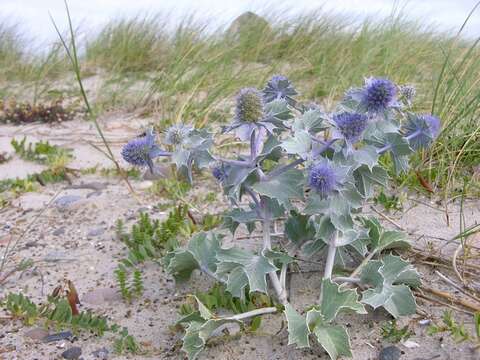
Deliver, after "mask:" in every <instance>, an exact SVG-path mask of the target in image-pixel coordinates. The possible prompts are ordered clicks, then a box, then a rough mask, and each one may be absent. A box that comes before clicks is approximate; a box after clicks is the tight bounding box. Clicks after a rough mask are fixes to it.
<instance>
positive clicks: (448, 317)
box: [428, 310, 480, 347]
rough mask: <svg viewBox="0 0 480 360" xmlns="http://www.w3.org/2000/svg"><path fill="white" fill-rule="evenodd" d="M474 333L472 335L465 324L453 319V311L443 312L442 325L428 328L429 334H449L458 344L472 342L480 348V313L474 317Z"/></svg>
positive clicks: (433, 325) (432, 325)
mask: <svg viewBox="0 0 480 360" xmlns="http://www.w3.org/2000/svg"><path fill="white" fill-rule="evenodd" d="M473 325H474V333H473V334H472V333H470V332H469V331H468V330H467V328H466V327H465V324H463V323H459V322H457V320H455V318H454V317H453V313H452V311H451V310H446V311H444V312H443V316H442V322H441V323H440V324H431V325H430V326H429V327H428V334H429V335H435V334H438V333H443V332H447V333H449V334H450V336H451V337H452V338H453V339H454V340H455V341H456V342H463V341H470V342H473V343H475V344H476V345H477V347H480V312H477V313H475V315H474V317H473Z"/></svg>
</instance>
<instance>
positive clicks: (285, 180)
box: [252, 169, 303, 209]
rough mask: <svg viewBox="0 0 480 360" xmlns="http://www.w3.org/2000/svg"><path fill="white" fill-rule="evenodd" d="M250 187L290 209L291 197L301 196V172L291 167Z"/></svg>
mask: <svg viewBox="0 0 480 360" xmlns="http://www.w3.org/2000/svg"><path fill="white" fill-rule="evenodd" d="M252 188H253V189H254V190H255V191H256V192H258V193H259V194H260V195H264V196H268V197H270V198H274V199H277V200H278V202H279V203H280V204H281V205H283V206H284V207H285V208H286V209H291V208H292V206H291V204H290V200H291V199H302V198H303V173H302V172H301V171H300V170H296V169H292V170H289V171H286V172H284V173H282V174H280V175H278V176H275V177H274V178H273V179H270V180H267V181H260V182H257V183H255V184H254V185H253V186H252Z"/></svg>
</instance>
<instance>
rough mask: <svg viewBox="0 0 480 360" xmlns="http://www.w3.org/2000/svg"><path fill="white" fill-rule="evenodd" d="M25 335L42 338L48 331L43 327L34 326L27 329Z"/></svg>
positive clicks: (36, 338) (31, 337) (35, 338)
mask: <svg viewBox="0 0 480 360" xmlns="http://www.w3.org/2000/svg"><path fill="white" fill-rule="evenodd" d="M25 336H26V337H28V338H30V339H33V340H42V339H45V338H46V337H47V336H48V331H47V330H45V329H44V328H40V327H36V328H33V329H31V330H28V331H27V332H26V333H25Z"/></svg>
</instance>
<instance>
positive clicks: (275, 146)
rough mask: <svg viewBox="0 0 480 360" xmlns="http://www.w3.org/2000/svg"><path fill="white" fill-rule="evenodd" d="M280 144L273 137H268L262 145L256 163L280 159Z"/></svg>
mask: <svg viewBox="0 0 480 360" xmlns="http://www.w3.org/2000/svg"><path fill="white" fill-rule="evenodd" d="M280 145H281V143H280V141H278V140H277V138H276V137H275V136H269V137H268V138H267V141H265V143H264V144H263V148H262V151H261V152H260V154H259V155H258V156H257V159H256V161H257V162H260V161H261V160H264V159H270V160H274V161H277V160H278V159H279V158H280V157H281V146H280Z"/></svg>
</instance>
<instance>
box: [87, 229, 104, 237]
mask: <svg viewBox="0 0 480 360" xmlns="http://www.w3.org/2000/svg"><path fill="white" fill-rule="evenodd" d="M104 232H105V229H104V228H101V227H99V228H95V229H91V230H89V232H88V233H87V236H88V237H95V236H100V235H102V234H103V233H104Z"/></svg>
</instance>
